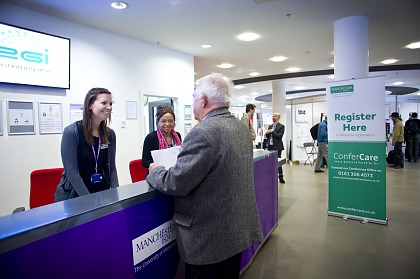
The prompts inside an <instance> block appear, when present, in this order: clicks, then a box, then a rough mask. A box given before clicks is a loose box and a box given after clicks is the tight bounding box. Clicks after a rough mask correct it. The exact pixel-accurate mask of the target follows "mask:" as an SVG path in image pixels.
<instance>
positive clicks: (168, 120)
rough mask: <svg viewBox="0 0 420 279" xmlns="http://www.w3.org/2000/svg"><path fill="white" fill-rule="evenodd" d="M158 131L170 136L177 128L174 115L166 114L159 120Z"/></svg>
mask: <svg viewBox="0 0 420 279" xmlns="http://www.w3.org/2000/svg"><path fill="white" fill-rule="evenodd" d="M157 126H158V129H160V130H161V131H162V133H164V134H167V135H169V134H170V133H171V131H172V130H173V129H174V128H175V119H174V117H173V115H172V114H170V113H165V114H164V115H162V117H161V118H160V119H159V121H158V123H157Z"/></svg>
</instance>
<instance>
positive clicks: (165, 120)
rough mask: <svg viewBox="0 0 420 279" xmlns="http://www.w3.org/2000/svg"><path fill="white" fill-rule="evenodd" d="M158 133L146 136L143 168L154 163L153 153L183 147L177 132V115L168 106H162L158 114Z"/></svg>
mask: <svg viewBox="0 0 420 279" xmlns="http://www.w3.org/2000/svg"><path fill="white" fill-rule="evenodd" d="M156 126H157V129H156V131H153V132H151V133H150V134H148V135H147V136H146V138H145V139H144V143H143V156H142V164H143V167H145V168H149V165H150V164H151V163H153V158H152V151H153V150H160V149H166V148H170V147H173V146H179V145H181V135H180V133H178V132H175V130H174V128H175V113H174V111H173V110H172V109H171V108H170V107H167V106H163V105H160V106H158V107H157V112H156Z"/></svg>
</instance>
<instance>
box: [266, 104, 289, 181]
mask: <svg viewBox="0 0 420 279" xmlns="http://www.w3.org/2000/svg"><path fill="white" fill-rule="evenodd" d="M279 121H280V113H278V112H275V113H273V124H271V125H270V126H268V130H267V132H265V136H266V137H267V138H268V150H277V152H278V157H279V159H280V158H281V152H282V151H283V150H284V146H283V135H284V125H283V124H281V123H280V122H279ZM278 170H279V181H280V183H286V181H284V178H283V167H282V166H279V168H278Z"/></svg>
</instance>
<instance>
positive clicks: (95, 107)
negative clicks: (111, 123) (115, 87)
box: [89, 94, 112, 122]
mask: <svg viewBox="0 0 420 279" xmlns="http://www.w3.org/2000/svg"><path fill="white" fill-rule="evenodd" d="M89 109H90V110H91V111H92V120H98V121H99V122H100V121H104V120H107V119H108V117H109V115H110V114H111V111H112V95H111V94H99V95H98V97H97V98H96V100H95V102H93V104H91V105H90V106H89Z"/></svg>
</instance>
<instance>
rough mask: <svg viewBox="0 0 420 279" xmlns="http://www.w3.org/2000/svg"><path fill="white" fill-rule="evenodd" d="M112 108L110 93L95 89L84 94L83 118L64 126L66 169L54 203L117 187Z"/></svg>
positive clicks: (64, 163) (62, 150)
mask: <svg viewBox="0 0 420 279" xmlns="http://www.w3.org/2000/svg"><path fill="white" fill-rule="evenodd" d="M111 111H112V94H111V92H109V91H108V89H105V88H92V89H90V90H89V91H88V93H87V95H86V97H85V102H84V106H83V119H82V120H80V121H76V122H74V123H72V124H70V125H69V126H67V127H66V128H65V129H64V132H63V137H62V140H61V159H62V161H63V166H64V172H63V177H62V178H61V181H60V183H59V184H58V186H57V190H56V193H55V196H54V201H55V202H57V201H62V200H67V199H71V198H75V197H78V196H83V195H88V194H90V193H95V192H99V191H103V190H106V189H109V188H114V187H118V177H117V169H116V167H115V153H116V136H115V132H114V131H113V130H112V129H110V128H109V127H108V125H107V124H108V121H111Z"/></svg>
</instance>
